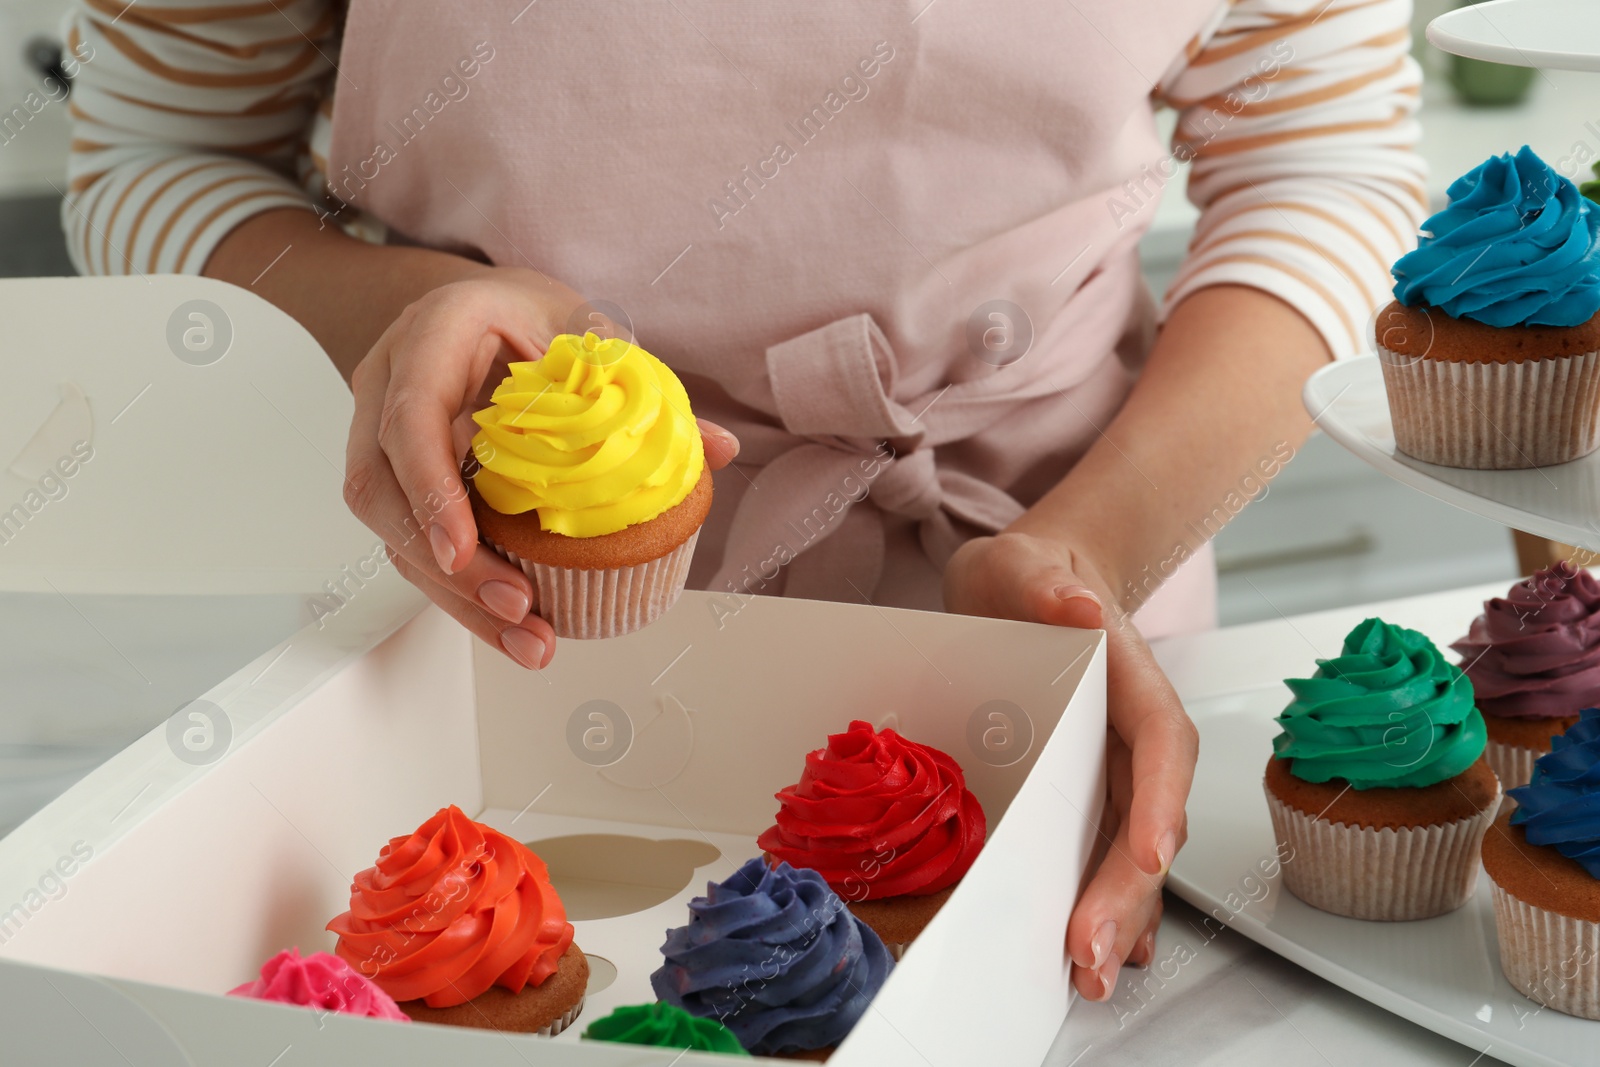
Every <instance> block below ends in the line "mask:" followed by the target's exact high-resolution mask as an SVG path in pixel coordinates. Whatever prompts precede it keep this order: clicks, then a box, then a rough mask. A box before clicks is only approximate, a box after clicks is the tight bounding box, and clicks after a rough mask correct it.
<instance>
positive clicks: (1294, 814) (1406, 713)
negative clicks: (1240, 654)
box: [1264, 619, 1500, 920]
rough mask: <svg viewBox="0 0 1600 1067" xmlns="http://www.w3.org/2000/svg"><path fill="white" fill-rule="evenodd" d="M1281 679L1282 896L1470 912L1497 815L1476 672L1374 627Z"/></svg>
mask: <svg viewBox="0 0 1600 1067" xmlns="http://www.w3.org/2000/svg"><path fill="white" fill-rule="evenodd" d="M1284 684H1285V685H1287V686H1288V687H1289V691H1290V692H1291V693H1292V694H1293V695H1294V699H1293V700H1292V701H1290V703H1289V705H1288V707H1286V708H1284V710H1283V713H1282V714H1280V715H1279V716H1278V724H1279V725H1280V726H1282V727H1283V732H1282V733H1280V734H1279V735H1278V737H1277V738H1276V739H1275V740H1274V741H1273V743H1272V747H1273V756H1272V758H1271V759H1269V760H1268V761H1267V773H1266V779H1265V782H1264V785H1265V787H1266V794H1267V807H1268V809H1269V810H1270V812H1271V815H1272V827H1273V831H1274V832H1275V833H1276V835H1277V838H1278V845H1279V855H1280V857H1282V861H1283V882H1284V886H1285V888H1287V889H1288V890H1289V892H1291V893H1293V894H1294V895H1295V896H1297V897H1299V898H1300V899H1301V900H1303V901H1305V902H1306V903H1307V904H1310V905H1311V906H1313V907H1316V908H1321V909H1322V910H1323V911H1328V912H1332V913H1334V914H1336V915H1345V916H1349V917H1351V918H1355V919H1382V920H1399V919H1425V918H1429V917H1430V916H1434V915H1441V914H1443V913H1445V912H1448V911H1453V910H1455V909H1456V908H1459V907H1460V906H1461V905H1462V904H1464V903H1466V901H1467V898H1468V897H1470V896H1471V895H1472V890H1473V886H1474V884H1475V883H1476V881H1477V875H1478V848H1479V845H1480V844H1481V842H1482V841H1483V835H1484V831H1486V830H1487V829H1488V827H1489V824H1490V823H1491V822H1492V821H1493V819H1494V815H1495V812H1496V811H1497V810H1498V808H1499V806H1500V783H1499V781H1498V779H1496V778H1495V776H1494V772H1493V771H1492V770H1490V769H1489V764H1488V763H1487V761H1485V760H1484V758H1483V752H1484V745H1485V742H1486V741H1487V731H1486V730H1485V727H1484V722H1483V716H1482V715H1481V714H1480V713H1479V712H1478V709H1477V708H1476V707H1475V706H1474V703H1473V694H1472V683H1471V682H1470V681H1469V680H1468V679H1467V677H1466V675H1464V674H1463V673H1462V672H1461V670H1460V668H1458V667H1456V666H1454V665H1453V664H1451V663H1449V662H1448V661H1447V660H1446V659H1445V658H1444V656H1443V655H1442V654H1441V653H1440V651H1439V649H1438V648H1436V647H1435V646H1434V644H1433V642H1431V641H1429V640H1428V639H1427V638H1426V637H1424V636H1423V635H1422V634H1420V633H1417V632H1416V631H1415V630H1406V629H1402V628H1401V627H1398V626H1391V625H1390V624H1389V623H1386V622H1384V621H1383V620H1382V619H1366V620H1364V621H1363V622H1361V623H1360V625H1358V626H1357V627H1356V628H1355V629H1354V630H1351V631H1350V633H1349V635H1348V636H1347V637H1346V638H1345V640H1344V648H1343V649H1342V650H1341V651H1340V654H1339V655H1338V656H1336V657H1335V658H1333V659H1326V660H1319V661H1318V663H1317V671H1316V673H1315V674H1314V675H1312V676H1311V677H1310V678H1291V679H1287V680H1286V681H1285V682H1284Z"/></svg>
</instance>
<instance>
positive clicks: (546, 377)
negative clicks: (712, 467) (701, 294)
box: [470, 333, 711, 638]
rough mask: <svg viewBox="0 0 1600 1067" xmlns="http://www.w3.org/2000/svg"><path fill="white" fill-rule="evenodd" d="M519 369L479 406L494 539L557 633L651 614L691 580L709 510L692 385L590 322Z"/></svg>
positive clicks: (588, 630)
mask: <svg viewBox="0 0 1600 1067" xmlns="http://www.w3.org/2000/svg"><path fill="white" fill-rule="evenodd" d="M509 369H510V371H511V373H510V376H509V377H507V378H506V379H505V380H504V381H503V382H501V383H500V386H499V388H497V389H496V390H495V391H494V397H493V402H492V404H491V405H490V406H489V407H487V408H485V409H484V410H482V411H480V412H478V413H477V414H475V415H474V416H473V419H474V420H475V421H476V422H477V423H478V426H479V427H480V429H479V432H478V434H477V436H476V437H474V438H473V439H472V455H473V457H474V459H476V460H477V462H478V464H479V469H478V470H477V472H476V473H475V474H474V475H473V478H472V490H471V494H470V496H471V500H472V513H473V516H474V518H476V520H477V523H478V531H479V533H480V534H481V535H482V537H483V540H484V542H485V543H486V544H487V545H488V546H489V547H490V548H492V549H494V551H496V552H498V553H499V554H500V555H502V556H504V557H505V558H506V559H508V560H510V561H511V562H512V563H515V564H517V565H518V566H519V567H521V568H522V570H523V572H524V573H526V574H527V575H528V577H529V578H531V579H532V580H533V591H534V605H533V610H535V611H536V612H538V613H539V615H541V616H543V617H544V618H545V619H546V620H548V621H549V623H550V625H551V626H552V627H554V628H555V632H556V636H557V637H580V638H583V637H615V636H617V635H619V634H625V633H628V632H629V631H631V630H637V629H639V628H640V627H641V626H646V625H648V624H649V623H651V622H654V621H655V620H656V619H657V618H658V617H659V616H660V615H661V614H662V613H663V612H664V611H666V610H667V609H668V608H670V607H671V606H672V605H673V603H674V602H675V601H676V600H677V599H678V594H680V593H681V592H683V585H684V582H685V580H687V578H688V576H689V560H690V558H691V557H692V556H693V554H694V544H695V539H696V538H697V537H698V536H699V532H700V525H701V523H703V522H704V521H705V517H706V513H707V512H709V511H710V510H711V473H710V471H709V470H708V469H707V467H706V462H705V448H704V445H703V444H702V442H701V439H700V428H699V426H698V424H697V423H696V422H695V419H694V414H693V413H692V412H691V411H690V410H689V396H688V394H687V393H686V392H685V391H684V388H683V384H682V383H681V382H679V381H678V377H677V375H675V374H673V373H672V371H671V369H669V368H668V367H667V365H666V364H664V363H662V362H661V361H660V360H658V359H656V358H655V357H654V356H652V355H651V354H650V353H648V352H646V351H645V350H644V349H642V348H640V347H638V346H637V345H633V344H629V343H628V342H627V341H624V340H622V339H621V338H608V339H605V340H602V339H600V338H599V337H597V336H596V335H594V334H592V333H590V334H585V335H584V336H583V337H578V336H576V335H574V334H562V335H561V336H559V337H557V338H555V340H553V341H551V342H550V347H549V349H548V350H547V351H546V352H545V354H544V356H543V358H541V359H538V360H535V361H534V362H531V363H513V364H511V366H510V368H509Z"/></svg>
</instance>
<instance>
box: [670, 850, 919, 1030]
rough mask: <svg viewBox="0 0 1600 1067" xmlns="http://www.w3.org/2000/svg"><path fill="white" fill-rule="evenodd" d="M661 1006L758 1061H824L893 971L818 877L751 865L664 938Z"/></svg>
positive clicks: (874, 939)
mask: <svg viewBox="0 0 1600 1067" xmlns="http://www.w3.org/2000/svg"><path fill="white" fill-rule="evenodd" d="M661 952H662V955H664V956H665V957H666V962H665V963H663V964H662V965H661V967H660V968H659V969H658V970H657V971H656V972H655V973H654V974H652V975H651V976H650V985H651V986H652V987H653V988H654V989H655V991H656V996H657V997H659V998H661V999H662V1000H664V1001H666V1002H667V1003H669V1004H672V1005H674V1006H676V1007H679V1008H682V1009H683V1010H685V1011H687V1012H688V1013H689V1014H691V1015H694V1016H697V1017H699V1018H702V1019H716V1020H717V1021H719V1022H721V1023H722V1024H723V1025H724V1026H726V1027H727V1028H728V1029H729V1030H732V1031H733V1033H734V1036H736V1037H737V1038H738V1039H739V1043H740V1044H741V1045H743V1046H744V1047H745V1049H747V1050H748V1051H750V1052H752V1053H754V1054H756V1055H758V1056H786V1057H792V1058H796V1059H819V1058H825V1056H826V1053H827V1052H828V1051H830V1050H832V1049H833V1048H834V1047H835V1046H837V1045H838V1044H839V1042H841V1041H843V1040H844V1039H845V1037H846V1036H847V1035H848V1034H849V1033H850V1030H851V1029H852V1028H853V1027H854V1026H855V1024H856V1021H857V1020H859V1019H860V1018H861V1016H862V1015H863V1014H864V1013H865V1012H866V1010H867V1005H868V1004H870V1003H871V1002H872V998H873V997H874V996H876V995H877V993H878V990H879V989H880V988H882V986H883V983H884V980H885V979H886V978H887V977H888V976H889V971H890V968H892V967H893V966H894V961H893V959H891V958H890V956H889V951H888V949H886V948H884V947H883V942H882V941H880V940H879V939H878V935H877V934H875V933H873V932H872V928H871V927H869V926H867V925H866V924H865V923H863V922H862V921H861V920H860V919H857V918H856V917H855V916H854V915H852V914H850V910H849V909H848V908H846V907H845V905H844V902H843V901H842V900H840V899H839V897H838V896H837V895H836V894H835V893H834V892H833V890H831V889H829V888H828V883H826V882H824V881H823V880H822V876H821V875H819V874H817V872H816V871H798V870H795V869H794V868H793V867H791V866H789V865H788V864H787V863H779V864H778V865H777V866H775V867H771V866H768V865H767V864H766V863H765V862H764V861H762V860H760V859H751V860H747V861H746V862H745V864H744V866H743V867H740V868H739V869H738V870H737V871H735V872H734V873H733V875H732V876H731V877H729V878H728V879H727V880H726V881H724V882H722V883H720V884H719V883H715V882H713V883H712V884H710V885H709V886H707V888H706V895H705V896H703V897H696V898H694V899H693V900H691V901H690V902H689V925H688V926H680V927H678V928H677V929H675V930H669V931H667V940H666V943H665V944H663V945H662V946H661Z"/></svg>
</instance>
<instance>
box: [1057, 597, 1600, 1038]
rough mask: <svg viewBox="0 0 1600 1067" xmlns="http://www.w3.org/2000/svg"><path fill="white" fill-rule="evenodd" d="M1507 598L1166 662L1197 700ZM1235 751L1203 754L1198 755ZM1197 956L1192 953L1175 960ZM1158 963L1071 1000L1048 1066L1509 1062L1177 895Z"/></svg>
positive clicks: (1190, 642) (1179, 644)
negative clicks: (1359, 641) (1099, 999)
mask: <svg viewBox="0 0 1600 1067" xmlns="http://www.w3.org/2000/svg"><path fill="white" fill-rule="evenodd" d="M1504 591H1505V584H1504V583H1496V584H1493V585H1487V586H1476V587H1472V588H1467V589H1458V590H1452V591H1449V592H1443V593H1433V594H1429V595H1426V596H1420V597H1409V598H1406V599H1403V600H1395V601H1389V602H1386V603H1383V604H1378V605H1371V604H1368V605H1360V606H1356V607H1350V608H1337V609H1334V610H1331V611H1322V612H1315V613H1312V614H1308V615H1299V616H1294V617H1292V618H1280V619H1275V620H1272V621H1268V622H1260V623H1251V624H1249V625H1246V626H1235V627H1230V628H1227V629H1223V630H1217V631H1213V632H1211V633H1205V634H1199V635H1196V636H1193V637H1185V638H1175V639H1170V640H1166V641H1161V642H1157V643H1156V649H1155V650H1156V656H1157V658H1158V659H1159V660H1160V661H1161V664H1162V666H1163V668H1164V669H1165V670H1166V671H1167V673H1168V676H1169V677H1170V678H1171V679H1172V681H1173V684H1174V685H1175V686H1176V688H1177V689H1178V692H1179V694H1180V695H1181V696H1184V697H1185V698H1186V699H1197V698H1200V697H1204V696H1211V695H1215V694H1219V693H1226V692H1236V691H1239V690H1241V689H1255V688H1260V687H1266V686H1275V685H1281V679H1282V678H1284V677H1288V676H1290V675H1291V674H1295V673H1299V672H1301V671H1302V670H1303V669H1308V668H1309V667H1310V665H1311V664H1312V662H1313V661H1314V660H1315V658H1316V657H1318V656H1331V655H1334V654H1336V653H1337V651H1338V645H1339V642H1340V640H1341V639H1342V637H1343V635H1344V634H1345V633H1346V632H1347V631H1348V630H1349V629H1350V628H1351V627H1353V626H1354V625H1355V624H1356V623H1358V622H1360V621H1361V620H1362V619H1364V618H1367V617H1368V616H1370V615H1381V616H1382V617H1384V618H1386V619H1388V620H1390V621H1392V622H1395V623H1397V624H1399V625H1404V626H1411V627H1414V628H1417V629H1420V630H1421V631H1422V632H1423V633H1425V634H1427V635H1428V636H1429V637H1430V638H1432V639H1433V640H1434V641H1436V642H1441V643H1442V642H1448V641H1450V640H1453V639H1454V638H1456V637H1459V636H1460V635H1461V634H1462V633H1464V632H1465V631H1466V627H1467V624H1468V623H1469V622H1470V621H1471V619H1472V617H1473V616H1474V615H1475V614H1477V612H1478V611H1479V610H1481V607H1482V603H1483V601H1484V599H1485V598H1487V597H1489V596H1492V595H1499V594H1501V593H1504ZM1284 695H1285V702H1287V698H1288V691H1287V690H1284ZM1230 756H1231V754H1227V753H1210V752H1205V751H1202V753H1201V757H1200V758H1201V759H1202V760H1205V759H1225V758H1230ZM1239 758H1240V761H1241V766H1243V765H1244V764H1248V769H1247V770H1245V771H1243V772H1242V773H1249V774H1259V773H1260V769H1259V768H1260V766H1261V762H1262V760H1263V759H1264V758H1265V754H1264V753H1247V754H1241V755H1240V757H1239ZM1190 817H1191V819H1192V818H1194V813H1193V812H1191V815H1190ZM1213 926H1214V924H1213ZM1185 945H1186V946H1187V948H1188V952H1185V951H1184V949H1183V947H1182V946H1185ZM1189 952H1192V953H1193V956H1194V958H1193V959H1190V960H1188V962H1186V963H1182V964H1181V965H1178V964H1177V962H1176V961H1180V960H1183V959H1184V958H1185V957H1186V956H1187V955H1188V953H1189ZM1155 955H1156V960H1157V963H1158V965H1157V967H1156V968H1155V970H1154V971H1153V972H1152V971H1144V970H1139V969H1134V968H1125V969H1124V970H1123V977H1122V981H1121V982H1120V983H1119V984H1118V987H1117V990H1116V992H1115V993H1114V994H1113V995H1112V998H1111V1000H1110V1001H1109V1002H1108V1003H1105V1004H1093V1003H1089V1002H1086V1001H1079V1002H1078V1004H1077V1005H1076V1006H1074V1008H1073V1009H1072V1013H1071V1014H1070V1015H1069V1016H1068V1019H1067V1024H1066V1026H1065V1027H1064V1028H1063V1029H1062V1033H1061V1036H1060V1037H1059V1038H1058V1039H1057V1041H1056V1044H1055V1047H1054V1048H1053V1049H1052V1050H1051V1054H1050V1057H1049V1059H1048V1060H1047V1061H1046V1062H1047V1064H1048V1065H1049V1067H1068V1065H1087V1064H1108V1065H1114V1067H1120V1065H1129V1067H1132V1065H1135V1064H1137V1065H1140V1067H1164V1065H1169V1064H1170V1065H1173V1067H1177V1065H1179V1064H1183V1065H1193V1067H1205V1065H1212V1064H1214V1065H1216V1067H1281V1065H1283V1064H1285V1063H1298V1064H1307V1065H1312V1064H1316V1065H1321V1064H1327V1065H1331V1067H1345V1065H1347V1064H1348V1065H1350V1067H1369V1065H1374V1064H1381V1065H1383V1067H1413V1065H1416V1067H1421V1065H1428V1067H1434V1065H1438V1067H1469V1065H1470V1067H1496V1065H1499V1064H1501V1061H1500V1060H1498V1059H1495V1058H1494V1057H1493V1055H1492V1054H1490V1052H1492V1050H1490V1052H1485V1050H1483V1049H1481V1048H1479V1049H1470V1048H1467V1047H1466V1046H1465V1045H1460V1044H1457V1043H1456V1042H1454V1041H1450V1040H1448V1039H1446V1038H1443V1037H1440V1036H1439V1035H1437V1034H1435V1033H1433V1032H1432V1031H1430V1030H1426V1029H1424V1028H1422V1027H1420V1026H1417V1025H1415V1024H1412V1023H1410V1022H1407V1021H1405V1020H1403V1019H1401V1018H1400V1017H1399V1016H1396V1015H1392V1014H1390V1013H1389V1012H1387V1011H1385V1010H1384V1009H1382V1008H1380V1007H1377V1006H1375V1005H1373V1004H1371V1003H1368V1002H1367V1001H1365V1000H1363V999H1361V998H1360V997H1358V996H1356V995H1354V994H1352V993H1348V992H1346V991H1345V990H1343V989H1340V988H1339V987H1338V986H1335V985H1333V984H1332V983H1330V982H1327V981H1325V980H1323V979H1321V978H1318V977H1317V976H1316V975H1313V974H1311V973H1310V972H1309V971H1305V970H1302V969H1301V968H1299V967H1297V966H1295V965H1294V964H1292V963H1289V962H1287V961H1286V960H1283V959H1281V958H1280V957H1278V956H1276V955H1274V954H1273V953H1272V952H1269V951H1268V950H1266V949H1264V948H1261V947H1260V946H1258V945H1256V944H1255V943H1254V942H1251V941H1249V940H1247V939H1246V938H1244V937H1243V936H1241V935H1238V934H1236V933H1233V932H1232V931H1224V932H1222V933H1220V934H1218V935H1217V936H1216V937H1214V938H1212V939H1211V940H1210V941H1209V942H1208V941H1207V940H1206V937H1205V934H1204V930H1203V928H1202V927H1201V924H1200V919H1199V912H1197V911H1196V910H1195V909H1194V908H1192V907H1191V906H1189V905H1188V904H1186V903H1184V902H1183V901H1181V900H1178V899H1177V898H1176V897H1174V896H1173V895H1172V894H1171V893H1168V894H1167V911H1166V915H1165V916H1164V918H1163V919H1162V923H1161V930H1160V932H1159V933H1158V934H1157V936H1156V953H1155ZM1161 961H1168V962H1167V964H1166V966H1165V967H1162V966H1160V963H1161ZM1152 975H1153V977H1152ZM1596 1038H1597V1039H1600V1024H1596Z"/></svg>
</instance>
